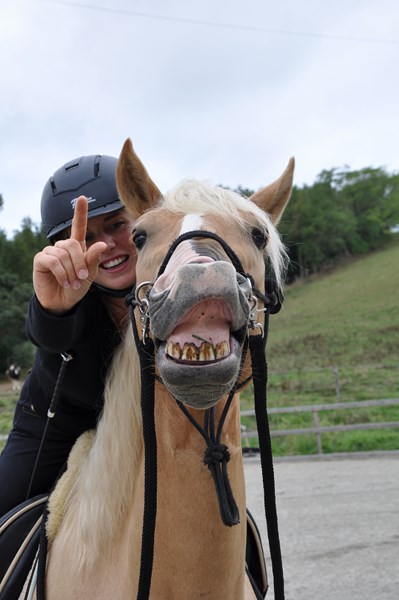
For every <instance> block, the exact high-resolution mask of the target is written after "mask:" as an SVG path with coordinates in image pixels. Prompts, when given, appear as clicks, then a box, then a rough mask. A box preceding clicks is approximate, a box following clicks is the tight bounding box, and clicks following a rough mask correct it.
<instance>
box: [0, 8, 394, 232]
mask: <svg viewBox="0 0 399 600" xmlns="http://www.w3.org/2000/svg"><path fill="white" fill-rule="evenodd" d="M74 4H75V6H74ZM78 4H79V3H78V2H73V1H72V0H71V2H51V1H46V0H29V1H28V0H5V1H4V2H3V3H2V4H1V6H0V68H1V72H2V82H3V92H2V95H1V97H0V193H2V194H3V199H4V209H3V211H2V212H1V213H0V227H1V228H2V229H5V230H6V231H7V232H8V233H9V234H10V235H11V234H12V231H13V230H14V229H17V228H18V227H19V224H20V222H21V219H22V218H23V217H24V216H27V215H29V216H31V217H32V218H33V220H34V221H36V222H39V220H40V215H39V202H40V196H41V191H42V188H43V186H44V183H45V181H46V180H47V178H48V177H49V176H50V175H51V174H52V173H53V172H54V170H56V169H57V168H58V167H59V166H61V165H62V164H63V163H64V162H67V161H68V160H70V159H72V158H74V157H76V156H79V155H82V154H92V153H96V152H99V153H104V154H113V155H117V154H118V153H119V151H120V148H121V147H122V144H123V142H124V140H125V138H126V137H128V136H129V137H131V138H132V140H133V143H134V145H135V147H136V150H137V152H138V154H139V156H140V157H141V158H142V160H143V161H144V163H145V164H146V166H147V168H148V170H149V172H150V173H151V175H152V177H153V178H154V180H155V181H157V183H158V185H159V187H160V188H161V189H163V190H167V189H169V188H170V187H172V186H173V185H174V184H175V183H176V182H177V181H178V180H180V179H182V178H184V177H187V176H192V177H198V178H201V179H210V180H211V181H214V182H215V183H222V184H223V185H228V186H231V187H235V186H237V185H239V184H240V185H242V186H244V187H249V188H253V189H256V188H258V187H260V186H262V185H265V184H266V183H268V182H269V181H271V180H273V179H274V178H276V177H277V176H278V175H279V174H280V172H281V171H282V170H283V168H284V167H285V164H286V162H287V160H288V158H289V157H290V156H292V155H295V156H296V162H297V170H296V182H297V184H298V185H301V184H303V183H309V184H311V183H312V182H313V181H314V179H315V178H316V176H317V174H318V173H319V172H320V171H321V170H323V169H328V168H332V167H335V166H342V165H344V164H347V165H349V166H350V167H351V168H362V167H365V166H369V165H373V166H381V165H383V166H386V167H387V168H388V169H390V170H392V171H393V170H396V169H397V168H398V163H399V156H398V150H397V143H396V140H395V135H394V132H395V131H397V130H398V127H397V125H398V111H397V105H398V88H399V84H398V82H397V78H396V68H397V59H398V49H399V39H398V40H397V41H396V42H395V40H396V36H397V33H396V31H395V23H397V22H398V17H399V6H398V7H396V5H393V4H392V2H389V1H388V0H382V1H380V2H378V3H377V2H375V1H373V0H351V1H348V0H345V1H344V0H337V2H335V3H334V5H326V4H325V3H321V2H317V1H316V0H308V1H307V2H306V3H302V4H301V5H300V4H298V3H297V2H296V1H295V0H287V1H286V2H284V3H280V4H276V3H275V4H274V5H270V3H265V2H262V1H261V0H252V2H251V3H250V5H248V3H247V4H245V5H244V4H243V3H242V2H238V0H230V1H229V2H228V1H227V0H220V1H219V2H214V1H213V0H212V1H211V0H204V1H203V2H201V3H200V4H198V5H197V4H196V5H192V4H190V3H183V2H181V0H179V1H177V0H176V1H173V0H171V1H169V2H168V3H165V2H163V1H161V0H138V1H137V2H135V4H134V10H133V9H132V4H131V2H128V1H127V0H118V2H117V3H115V2H113V3H112V4H111V3H110V2H109V0H101V1H100V0H95V1H94V0H86V2H85V6H86V7H84V6H78ZM88 6H91V8H88ZM134 12H135V13H142V16H138V15H137V14H132V13H134ZM143 14H144V15H146V16H143ZM367 40H368V41H367ZM372 40H374V41H372ZM384 40H385V41H384Z"/></svg>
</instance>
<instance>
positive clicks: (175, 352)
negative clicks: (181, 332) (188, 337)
mask: <svg viewBox="0 0 399 600" xmlns="http://www.w3.org/2000/svg"><path fill="white" fill-rule="evenodd" d="M166 353H167V354H169V356H171V357H172V358H180V357H181V348H180V344H178V343H174V342H169V343H168V346H167V348H166Z"/></svg>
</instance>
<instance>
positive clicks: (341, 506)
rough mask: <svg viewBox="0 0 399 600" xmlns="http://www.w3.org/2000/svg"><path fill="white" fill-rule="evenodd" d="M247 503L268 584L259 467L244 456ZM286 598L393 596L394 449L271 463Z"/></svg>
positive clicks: (398, 545)
mask: <svg viewBox="0 0 399 600" xmlns="http://www.w3.org/2000/svg"><path fill="white" fill-rule="evenodd" d="M245 473H246V480H247V505H248V508H249V509H250V511H251V512H252V514H253V516H254V517H255V519H256V521H257V524H258V527H259V529H260V531H261V533H262V539H263V543H264V549H265V554H266V559H267V563H268V573H269V578H270V585H271V589H270V590H269V591H268V593H267V596H266V599H267V600H272V599H273V597H274V595H273V589H272V587H273V586H272V581H271V580H272V575H271V565H270V559H269V558H268V556H269V555H268V547H267V546H268V544H267V537H266V527H265V517H264V508H263V490H262V479H261V469H260V463H259V459H258V458H248V459H246V460H245ZM275 479H276V490H277V509H278V517H279V528H280V541H281V548H282V555H283V565H284V573H285V584H286V600H316V599H320V598H322V599H323V600H365V599H366V598H378V600H396V598H398V590H399V570H398V564H399V453H396V454H395V453H392V454H390V455H389V456H387V455H381V456H364V457H357V456H356V457H355V456H353V457H352V458H349V457H348V458H338V457H337V458H332V459H329V460H307V461H304V460H301V461H294V460H285V461H278V460H277V461H275Z"/></svg>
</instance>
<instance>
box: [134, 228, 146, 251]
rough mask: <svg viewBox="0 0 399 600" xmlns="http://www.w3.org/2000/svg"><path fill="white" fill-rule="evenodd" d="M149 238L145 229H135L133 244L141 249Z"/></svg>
mask: <svg viewBox="0 0 399 600" xmlns="http://www.w3.org/2000/svg"><path fill="white" fill-rule="evenodd" d="M146 240H147V234H146V232H145V231H133V244H134V245H135V246H136V248H137V250H141V248H142V247H143V246H144V244H145V242H146Z"/></svg>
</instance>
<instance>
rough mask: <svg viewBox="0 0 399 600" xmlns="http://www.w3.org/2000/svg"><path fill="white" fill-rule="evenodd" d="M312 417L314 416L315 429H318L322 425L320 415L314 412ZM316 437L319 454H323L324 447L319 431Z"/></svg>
mask: <svg viewBox="0 0 399 600" xmlns="http://www.w3.org/2000/svg"><path fill="white" fill-rule="evenodd" d="M312 416H313V427H314V428H315V429H316V428H318V427H319V425H320V423H319V415H318V412H317V410H312ZM315 435H316V444H317V454H323V445H322V443H321V434H320V433H319V432H318V431H316V433H315Z"/></svg>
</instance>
